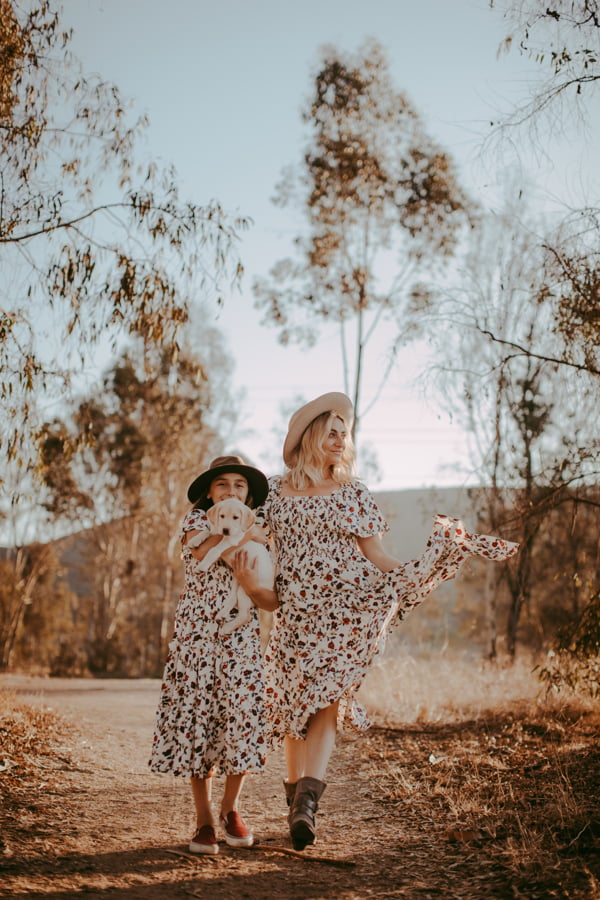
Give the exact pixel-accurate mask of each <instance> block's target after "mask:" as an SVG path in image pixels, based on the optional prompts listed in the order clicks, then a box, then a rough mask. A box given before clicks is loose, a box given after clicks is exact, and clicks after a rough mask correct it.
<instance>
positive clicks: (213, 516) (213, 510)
mask: <svg viewBox="0 0 600 900" xmlns="http://www.w3.org/2000/svg"><path fill="white" fill-rule="evenodd" d="M218 505H219V504H218V503H216V504H215V505H214V506H211V507H210V509H208V510H207V511H206V517H207V519H208V521H209V522H210V524H211V525H216V524H217V516H218V515H219V510H218V509H217V507H218Z"/></svg>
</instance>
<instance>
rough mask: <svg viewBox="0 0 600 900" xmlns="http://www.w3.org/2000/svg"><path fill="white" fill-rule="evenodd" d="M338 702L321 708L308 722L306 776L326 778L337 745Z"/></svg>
mask: <svg viewBox="0 0 600 900" xmlns="http://www.w3.org/2000/svg"><path fill="white" fill-rule="evenodd" d="M337 715H338V703H337V702H336V703H332V705H331V706H326V707H325V708H324V709H320V710H319V711H318V712H316V713H315V714H314V716H312V717H311V720H310V722H309V723H308V731H307V733H306V740H305V741H304V744H305V747H304V755H305V764H304V772H303V773H302V774H303V775H305V776H308V777H310V778H318V779H319V781H324V780H325V772H326V770H327V765H328V763H329V759H330V757H331V754H332V752H333V748H334V747H335V736H336V733H337Z"/></svg>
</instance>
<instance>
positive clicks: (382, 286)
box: [254, 41, 469, 421]
mask: <svg viewBox="0 0 600 900" xmlns="http://www.w3.org/2000/svg"><path fill="white" fill-rule="evenodd" d="M303 119H304V122H305V123H306V126H307V131H308V139H307V144H306V148H305V151H304V155H303V161H302V163H301V164H300V165H299V166H298V167H291V168H290V169H288V170H287V171H286V172H285V173H284V175H283V178H282V180H281V182H280V184H279V185H278V188H277V195H276V198H275V202H277V203H279V204H281V205H283V206H286V205H288V204H298V205H299V207H300V209H301V211H302V214H303V216H304V218H305V220H306V223H307V229H306V230H305V231H301V233H300V234H299V235H298V236H297V237H296V239H295V242H294V243H295V248H296V251H297V257H296V258H293V259H292V258H288V259H284V260H281V261H279V262H277V263H276V264H275V265H274V266H273V268H272V270H271V272H270V274H269V277H268V278H262V279H257V280H256V281H255V284H254V290H255V294H256V298H257V301H256V302H257V306H258V307H259V308H260V309H262V310H263V312H264V321H266V322H268V323H270V324H272V325H274V326H275V327H276V328H277V329H278V331H279V338H280V340H281V341H282V343H284V344H285V343H288V342H290V341H298V342H305V343H308V344H311V343H314V341H315V340H316V338H317V335H318V334H319V331H320V329H321V328H322V327H323V326H324V325H326V324H328V323H329V324H334V325H335V326H337V327H339V330H340V336H341V342H342V364H343V368H344V375H345V386H346V390H347V392H348V393H349V394H351V396H352V398H353V401H354V405H355V410H356V413H357V421H358V420H359V419H360V415H361V413H362V412H364V409H363V404H362V402H361V400H362V398H361V383H362V375H363V365H364V363H365V359H364V354H365V349H366V347H367V344H368V343H369V340H370V338H371V337H372V335H373V334H374V332H375V330H376V329H377V327H378V326H379V325H381V324H382V323H383V322H386V323H387V325H386V328H387V329H388V333H389V336H390V348H389V353H390V357H389V359H390V363H391V362H392V361H393V358H394V354H395V352H396V351H397V349H398V347H399V346H400V345H401V344H402V343H403V342H404V341H406V340H407V339H408V338H409V337H410V335H411V334H414V333H415V329H416V328H418V316H413V315H411V313H412V312H413V311H414V309H415V307H416V308H418V305H419V302H421V301H422V298H423V295H422V292H421V291H420V290H419V289H418V286H417V285H418V276H419V274H421V275H422V274H423V273H424V272H427V273H429V272H431V269H432V268H433V267H435V265H436V264H439V263H440V262H441V261H443V260H445V259H447V258H448V257H449V256H450V255H451V254H452V252H453V251H454V249H455V248H456V245H457V241H458V239H459V235H460V232H461V226H464V224H465V223H466V222H467V220H468V213H469V201H468V200H467V198H466V196H465V194H464V192H463V191H462V190H461V188H460V187H459V184H458V179H457V176H456V173H455V170H454V166H453V164H452V161H451V160H450V158H449V157H448V155H447V154H445V153H444V152H443V151H442V150H441V149H440V148H439V147H438V146H437V144H436V143H435V141H433V140H432V138H431V137H430V136H429V135H428V134H427V132H426V129H425V127H424V125H423V122H422V121H421V118H420V116H419V114H418V112H417V111H416V109H415V108H414V106H413V105H412V103H411V102H410V100H409V99H408V97H407V96H406V95H405V94H404V93H402V92H401V91H398V90H397V89H396V87H395V86H394V84H393V81H392V78H391V75H390V71H389V66H388V62H387V58H386V55H385V53H384V51H383V49H382V47H381V46H380V45H379V44H378V43H377V42H375V41H369V42H367V43H366V44H365V45H363V46H362V47H360V48H359V49H358V50H357V51H356V52H355V53H343V52H342V51H340V50H338V49H337V48H335V47H326V48H324V50H323V53H322V58H321V60H320V64H319V68H318V71H317V72H316V74H315V77H314V82H313V93H312V98H311V99H310V101H309V103H308V104H307V106H306V108H305V110H304V113H303ZM352 329H353V332H354V333H353V337H350V336H349V335H348V332H350V331H351V330H352ZM351 341H352V343H351ZM384 369H385V367H384ZM383 379H385V372H384V375H383ZM372 399H373V398H372Z"/></svg>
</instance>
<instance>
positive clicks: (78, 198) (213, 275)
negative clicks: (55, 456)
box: [0, 0, 246, 465]
mask: <svg viewBox="0 0 600 900" xmlns="http://www.w3.org/2000/svg"><path fill="white" fill-rule="evenodd" d="M58 9H59V7H58V4H57V2H56V0H0V46H1V48H2V49H1V52H0V371H1V373H2V375H1V377H0V399H1V400H2V417H1V431H0V440H1V449H2V451H3V452H4V453H5V454H6V455H7V457H8V458H14V457H19V463H20V464H21V465H23V464H25V465H27V464H30V463H31V461H32V459H33V458H34V451H33V450H32V447H31V439H32V438H35V431H36V421H35V416H34V409H35V402H36V401H38V403H40V402H42V401H45V402H48V398H50V400H51V401H55V400H56V398H57V396H59V395H60V393H61V392H62V391H63V389H64V388H68V387H69V385H70V384H71V383H72V382H73V376H74V374H75V373H76V372H78V371H79V370H80V369H81V368H82V367H84V368H88V369H89V368H90V366H91V365H92V364H93V361H94V347H97V346H98V347H99V348H100V350H102V351H103V353H104V358H106V354H107V353H108V352H112V351H114V349H115V347H118V346H120V343H121V342H122V340H123V339H126V338H128V337H129V336H134V337H139V338H141V339H142V340H143V342H144V343H145V345H146V346H148V347H150V346H152V345H157V346H162V347H165V348H167V349H168V350H169V351H170V352H171V353H176V352H177V346H178V331H179V329H180V328H181V326H182V324H183V323H185V322H186V321H187V319H188V315H189V310H190V307H191V305H193V302H194V300H195V298H197V297H198V296H199V295H201V296H203V297H205V298H206V297H210V296H212V298H213V299H214V300H215V301H218V299H219V297H220V295H221V293H220V292H221V290H222V288H223V287H224V280H225V281H229V280H230V279H233V280H235V279H237V278H239V276H240V273H241V265H240V261H239V259H238V257H237V254H236V241H237V237H238V233H239V229H240V228H243V227H244V226H245V224H246V223H245V221H244V220H242V219H239V218H238V219H231V218H230V217H228V216H227V215H226V214H225V213H224V211H223V210H222V208H221V207H220V205H219V204H218V203H217V202H209V203H207V204H206V205H199V204H197V203H194V202H190V201H188V200H185V199H183V198H181V197H180V193H179V188H178V184H177V177H176V173H175V172H174V170H173V169H172V168H166V169H162V168H161V167H159V166H158V165H157V164H156V162H155V161H154V160H152V158H149V159H146V158H144V157H143V156H142V153H141V138H142V137H143V136H144V130H145V127H146V124H147V123H146V121H145V119H144V118H135V117H134V116H133V114H132V111H131V109H130V108H129V107H128V104H127V103H126V102H125V100H124V99H123V97H122V96H121V93H120V91H119V89H118V88H117V87H116V86H115V85H114V84H110V83H108V82H106V81H103V80H102V79H101V78H100V77H99V76H91V77H90V76H87V75H86V74H85V73H84V72H83V71H82V67H81V65H80V63H79V62H78V61H77V60H76V59H75V58H74V57H73V55H72V53H71V52H70V40H71V35H70V32H69V30H68V29H67V27H66V26H65V25H64V24H63V22H62V21H61V17H60V14H59V12H58Z"/></svg>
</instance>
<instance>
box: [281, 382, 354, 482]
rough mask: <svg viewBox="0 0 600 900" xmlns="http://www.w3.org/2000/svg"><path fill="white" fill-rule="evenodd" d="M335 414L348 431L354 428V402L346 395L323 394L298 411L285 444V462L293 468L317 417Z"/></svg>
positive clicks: (291, 423) (292, 419) (332, 392)
mask: <svg viewBox="0 0 600 900" xmlns="http://www.w3.org/2000/svg"><path fill="white" fill-rule="evenodd" d="M326 412H335V413H337V414H338V415H339V416H341V417H342V419H343V420H344V422H345V423H346V426H347V428H348V429H350V428H352V422H353V421H354V407H353V406H352V401H351V400H350V398H349V397H347V396H346V395H345V394H340V393H338V392H337V391H331V392H330V393H329V394H321V396H320V397H317V399H316V400H311V401H310V403H305V404H304V406H301V407H300V409H298V410H296V412H295V413H294V415H293V416H292V418H291V419H290V424H289V425H288V433H287V436H286V439H285V441H284V443H283V461H284V463H285V464H286V466H287V467H288V468H291V467H292V466H293V465H294V462H295V461H296V454H297V452H298V448H299V446H300V442H301V440H302V435H303V434H304V432H305V431H306V429H307V428H308V426H309V425H310V423H311V422H313V421H314V420H315V419H316V418H317V416H320V415H321V414H322V413H326Z"/></svg>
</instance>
